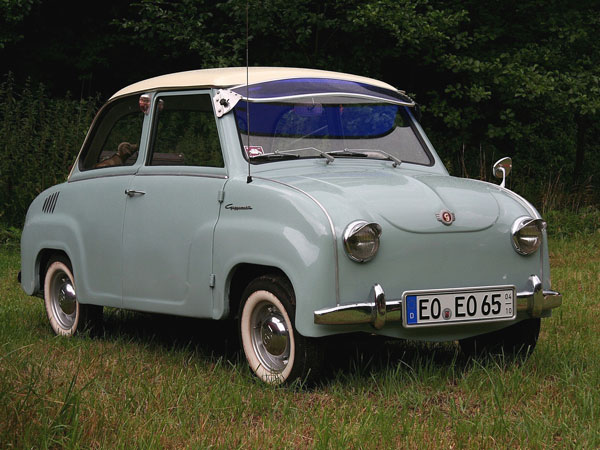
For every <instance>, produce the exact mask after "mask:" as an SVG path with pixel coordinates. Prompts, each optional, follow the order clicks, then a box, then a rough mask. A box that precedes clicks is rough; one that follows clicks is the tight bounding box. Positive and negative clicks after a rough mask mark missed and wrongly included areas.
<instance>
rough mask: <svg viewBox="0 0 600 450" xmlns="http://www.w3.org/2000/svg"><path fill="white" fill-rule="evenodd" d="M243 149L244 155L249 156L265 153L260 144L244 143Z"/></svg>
mask: <svg viewBox="0 0 600 450" xmlns="http://www.w3.org/2000/svg"><path fill="white" fill-rule="evenodd" d="M244 150H246V155H248V156H249V157H250V158H254V157H255V156H260V155H264V154H265V152H264V150H263V148H262V146H260V145H251V146H250V147H248V146H247V145H244Z"/></svg>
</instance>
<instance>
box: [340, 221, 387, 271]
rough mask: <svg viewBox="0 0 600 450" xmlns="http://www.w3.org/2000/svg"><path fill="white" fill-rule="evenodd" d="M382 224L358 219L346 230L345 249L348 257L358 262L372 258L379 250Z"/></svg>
mask: <svg viewBox="0 0 600 450" xmlns="http://www.w3.org/2000/svg"><path fill="white" fill-rule="evenodd" d="M379 236H381V225H379V224H378V223H372V222H371V223H369V222H366V221H364V220H357V221H354V222H352V223H351V224H349V225H348V226H347V227H346V229H345V230H344V249H345V250H346V254H347V255H348V257H349V258H350V259H351V260H353V261H357V262H367V261H370V260H372V259H373V258H374V257H375V255H376V254H377V250H379Z"/></svg>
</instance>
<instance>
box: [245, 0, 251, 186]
mask: <svg viewBox="0 0 600 450" xmlns="http://www.w3.org/2000/svg"><path fill="white" fill-rule="evenodd" d="M248 2H249V0H246V133H247V134H246V137H247V139H246V142H247V145H246V158H248V178H246V183H252V175H250V153H251V152H250V101H249V98H250V91H249V88H248V85H249V84H250V83H249V78H250V76H249V72H250V69H249V67H248V66H249V65H250V59H249V56H248V54H249V51H248V47H249V44H248V34H249V32H248V29H249V20H248Z"/></svg>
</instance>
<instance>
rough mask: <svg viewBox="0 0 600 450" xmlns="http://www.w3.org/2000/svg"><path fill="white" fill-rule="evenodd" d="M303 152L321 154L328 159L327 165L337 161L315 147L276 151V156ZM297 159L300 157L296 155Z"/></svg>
mask: <svg viewBox="0 0 600 450" xmlns="http://www.w3.org/2000/svg"><path fill="white" fill-rule="evenodd" d="M303 150H313V151H315V152H317V153H319V154H320V155H321V156H322V157H323V158H325V159H327V164H329V163H330V162H333V160H334V159H335V158H334V157H333V156H331V155H330V154H329V153H326V152H324V151H322V150H319V149H318V148H315V147H303V148H293V149H289V150H279V149H277V150H275V152H274V153H272V154H274V155H285V154H288V153H293V152H301V151H303ZM295 156H296V157H299V156H298V155H295Z"/></svg>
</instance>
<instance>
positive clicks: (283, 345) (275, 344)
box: [251, 302, 290, 372]
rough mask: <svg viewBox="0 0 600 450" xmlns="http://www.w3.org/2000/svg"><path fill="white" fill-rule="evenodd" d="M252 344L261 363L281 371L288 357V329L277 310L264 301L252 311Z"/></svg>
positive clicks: (268, 367) (271, 369) (270, 368)
mask: <svg viewBox="0 0 600 450" xmlns="http://www.w3.org/2000/svg"><path fill="white" fill-rule="evenodd" d="M251 320H252V345H253V346H254V351H255V352H256V355H257V356H258V358H259V360H260V362H261V364H262V365H263V366H264V367H265V368H267V369H269V370H270V371H271V372H282V371H283V370H284V369H285V367H286V366H287V364H288V361H289V358H290V345H289V340H290V339H289V338H290V336H289V330H288V329H287V326H286V323H285V319H284V318H283V315H282V314H281V313H280V312H279V310H278V309H277V308H276V307H275V306H273V305H272V304H270V303H267V302H264V303H261V304H260V305H258V306H257V308H256V309H255V310H254V312H253V313H252V319H251Z"/></svg>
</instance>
